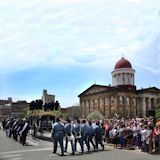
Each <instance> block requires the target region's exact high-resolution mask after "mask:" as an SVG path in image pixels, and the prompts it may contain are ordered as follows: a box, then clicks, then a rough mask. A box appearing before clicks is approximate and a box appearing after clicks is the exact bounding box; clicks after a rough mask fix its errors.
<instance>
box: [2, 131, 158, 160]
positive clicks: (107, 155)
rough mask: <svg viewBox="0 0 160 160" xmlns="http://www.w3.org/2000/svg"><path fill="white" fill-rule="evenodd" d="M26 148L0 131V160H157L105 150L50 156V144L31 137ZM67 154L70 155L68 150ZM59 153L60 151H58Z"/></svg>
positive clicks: (149, 156)
mask: <svg viewBox="0 0 160 160" xmlns="http://www.w3.org/2000/svg"><path fill="white" fill-rule="evenodd" d="M27 144H28V145H27V146H22V145H21V144H20V143H19V142H14V141H13V140H12V139H9V138H7V137H5V132H3V131H0V160H39V159H45V160H52V159H55V158H56V159H57V160H58V159H64V160H65V159H66V160H69V159H71V158H72V159H73V160H86V159H87V160H98V159H101V160H106V159H108V160H122V159H125V160H158V159H159V155H158V154H157V155H148V154H146V153H141V152H135V151H126V150H119V149H113V148H112V147H107V146H106V148H105V151H99V152H91V153H85V154H83V155H81V154H80V153H78V152H77V153H76V155H74V156H72V155H70V154H69V153H65V156H64V157H61V156H59V155H57V154H52V143H51V142H48V141H43V140H39V139H37V140H33V139H32V137H31V136H29V137H27ZM68 152H70V153H71V151H70V149H69V150H68ZM58 153H60V150H58Z"/></svg>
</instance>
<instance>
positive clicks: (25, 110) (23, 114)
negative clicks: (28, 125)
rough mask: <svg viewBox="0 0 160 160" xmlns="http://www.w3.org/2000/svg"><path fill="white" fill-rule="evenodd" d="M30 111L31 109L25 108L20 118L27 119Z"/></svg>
mask: <svg viewBox="0 0 160 160" xmlns="http://www.w3.org/2000/svg"><path fill="white" fill-rule="evenodd" d="M28 111H29V108H24V109H23V110H22V112H21V113H20V114H19V118H25V117H27V113H28Z"/></svg>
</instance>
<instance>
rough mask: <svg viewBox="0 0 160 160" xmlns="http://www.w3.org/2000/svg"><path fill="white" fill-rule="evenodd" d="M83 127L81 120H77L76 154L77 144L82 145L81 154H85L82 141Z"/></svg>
mask: <svg viewBox="0 0 160 160" xmlns="http://www.w3.org/2000/svg"><path fill="white" fill-rule="evenodd" d="M81 132H82V127H81V124H80V120H77V122H76V123H75V124H74V136H75V144H74V145H75V147H74V149H75V152H76V151H77V142H78V143H79V144H80V147H81V152H82V153H83V152H84V148H83V140H82V133H81Z"/></svg>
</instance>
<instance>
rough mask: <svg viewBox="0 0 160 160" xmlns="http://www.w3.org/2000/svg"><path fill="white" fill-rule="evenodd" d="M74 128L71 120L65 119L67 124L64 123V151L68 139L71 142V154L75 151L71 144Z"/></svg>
mask: <svg viewBox="0 0 160 160" xmlns="http://www.w3.org/2000/svg"><path fill="white" fill-rule="evenodd" d="M73 132H74V130H73V125H72V124H71V120H70V119H68V120H67V124H66V125H65V133H66V144H65V152H67V147H68V141H70V143H71V148H72V154H75V151H74V144H73V141H74V139H73V138H74V136H73V134H74V133H73Z"/></svg>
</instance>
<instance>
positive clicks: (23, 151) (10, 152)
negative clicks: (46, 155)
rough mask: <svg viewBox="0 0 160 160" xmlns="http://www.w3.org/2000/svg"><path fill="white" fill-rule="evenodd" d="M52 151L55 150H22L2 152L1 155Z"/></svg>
mask: <svg viewBox="0 0 160 160" xmlns="http://www.w3.org/2000/svg"><path fill="white" fill-rule="evenodd" d="M52 150H53V148H39V149H26V150H20V151H8V152H0V155H4V154H14V153H25V152H38V151H52Z"/></svg>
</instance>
